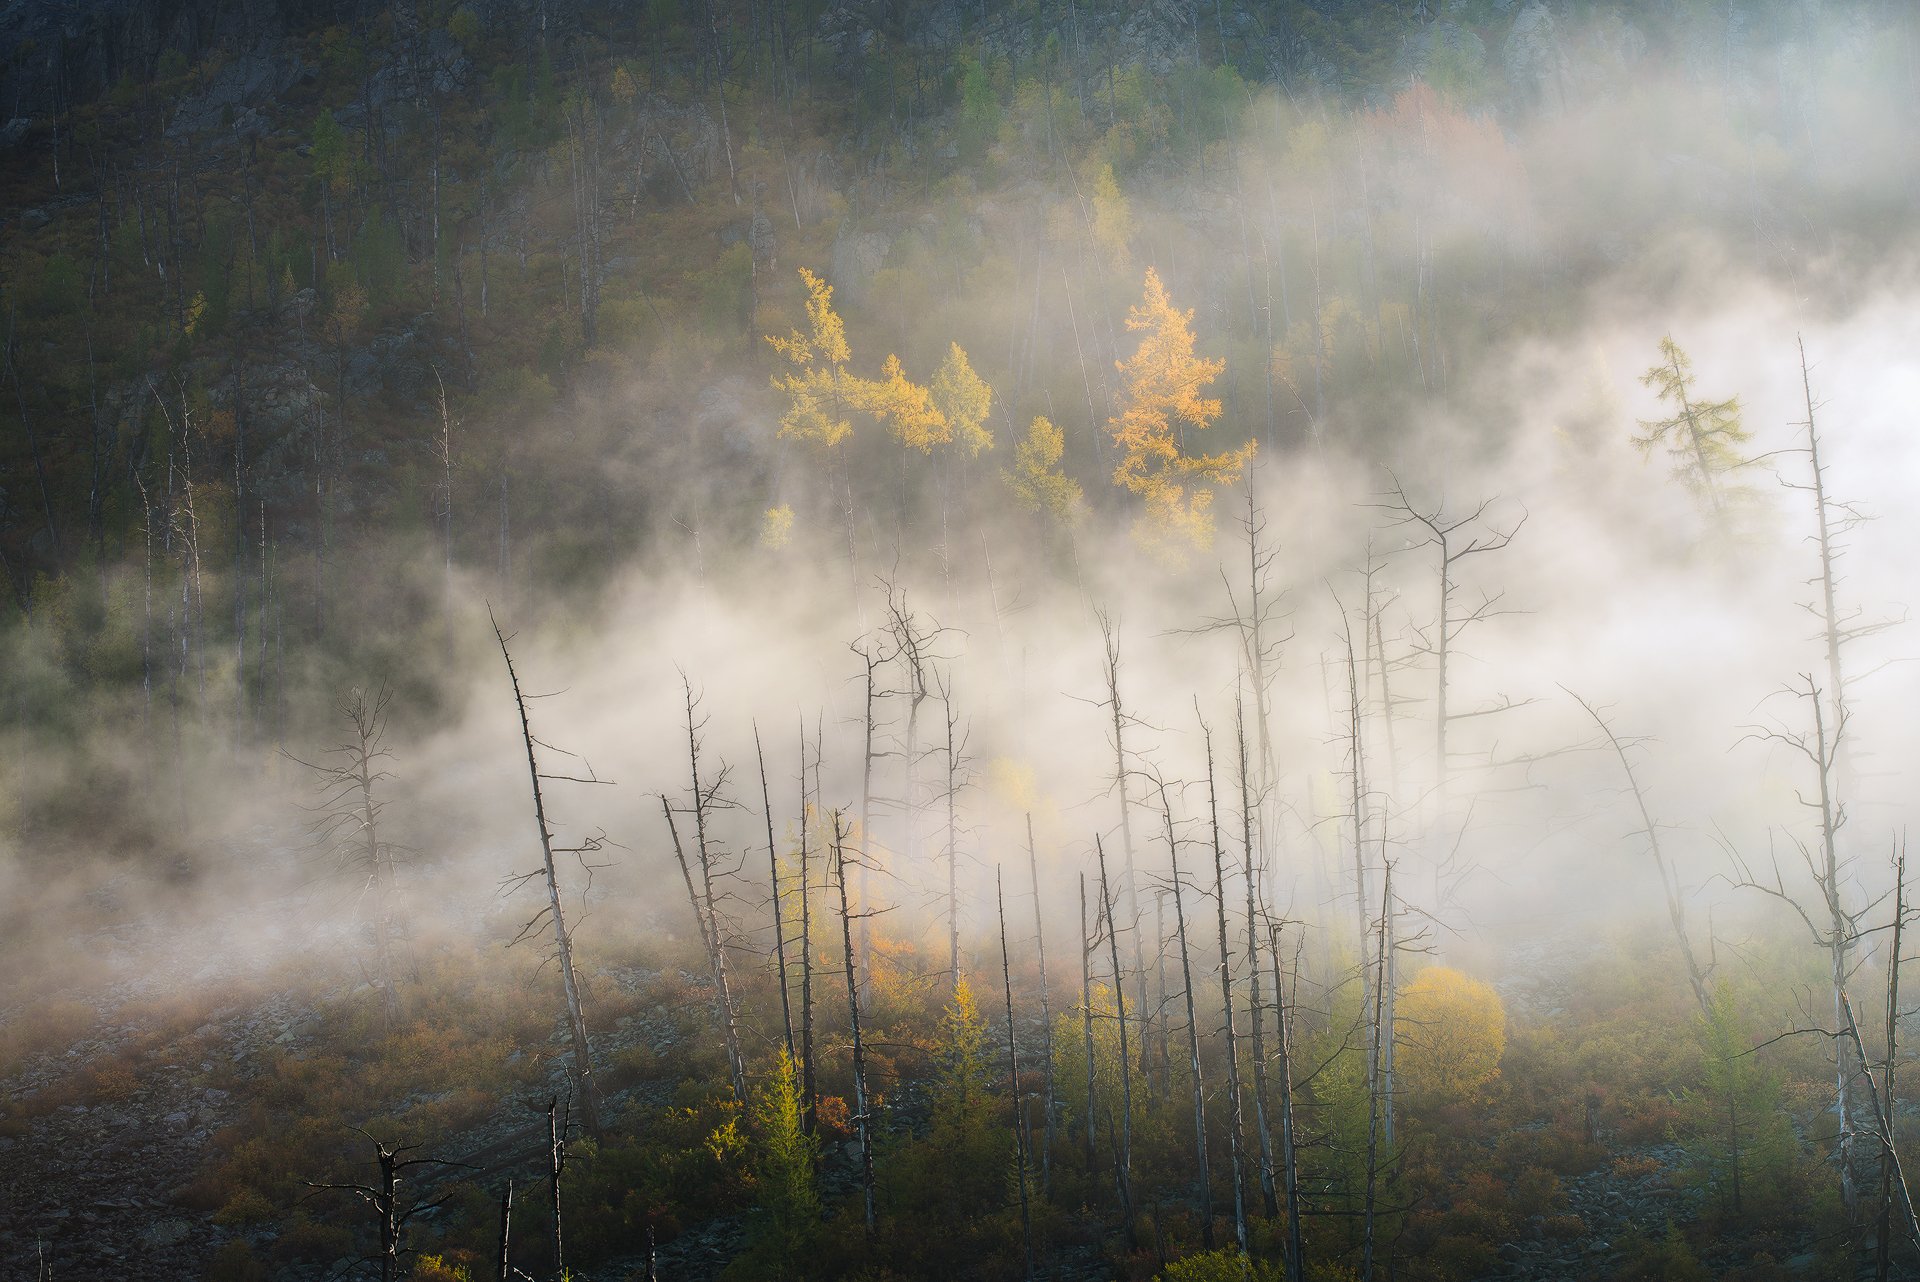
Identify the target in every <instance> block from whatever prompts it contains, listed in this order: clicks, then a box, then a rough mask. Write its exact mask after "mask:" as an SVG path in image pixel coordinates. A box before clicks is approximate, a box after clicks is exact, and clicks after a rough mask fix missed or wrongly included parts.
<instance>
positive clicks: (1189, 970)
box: [1159, 744, 1231, 1251]
mask: <svg viewBox="0 0 1920 1282" xmlns="http://www.w3.org/2000/svg"><path fill="white" fill-rule="evenodd" d="M1207 756H1208V760H1209V761H1211V760H1212V756H1213V752H1212V746H1211V744H1209V746H1208V752H1207ZM1159 789H1160V814H1161V816H1162V817H1163V818H1164V820H1165V821H1166V830H1167V865H1168V867H1169V869H1170V870H1171V871H1170V875H1169V878H1168V882H1167V886H1168V890H1169V891H1170V893H1171V894H1172V895H1173V929H1174V938H1175V941H1176V946H1177V947H1178V949H1179V952H1180V987H1181V990H1182V991H1181V995H1182V997H1183V998H1184V1000H1185V1002H1186V1006H1187V1067H1188V1070H1189V1072H1190V1073H1191V1074H1192V1078H1193V1161H1194V1166H1195V1168H1196V1169H1197V1171H1198V1174H1199V1180H1200V1184H1199V1191H1200V1244H1201V1246H1202V1247H1203V1248H1204V1249H1205V1250H1208V1251H1211V1250H1213V1180H1212V1178H1211V1173H1210V1171H1209V1170H1208V1166H1207V1095H1206V1089H1205V1086H1204V1084H1203V1083H1202V1081H1201V1074H1200V1020H1199V1018H1198V1017H1197V1016H1196V1015H1195V1013H1194V1005H1193V963H1192V958H1191V956H1190V955H1189V954H1188V952H1187V910H1186V903H1185V898H1184V896H1183V895H1182V894H1181V884H1182V883H1181V880H1180V843H1179V841H1178V840H1177V839H1176V838H1175V836H1174V832H1173V807H1172V805H1171V803H1170V802H1169V801H1168V800H1167V785H1166V783H1165V782H1164V781H1162V782H1160V783H1159ZM1218 827H1219V825H1218V823H1216V824H1215V829H1216V832H1217V830H1218ZM1229 1017H1231V1016H1229Z"/></svg>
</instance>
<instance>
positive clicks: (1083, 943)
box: [1080, 873, 1099, 1179]
mask: <svg viewBox="0 0 1920 1282" xmlns="http://www.w3.org/2000/svg"><path fill="white" fill-rule="evenodd" d="M1095 918H1096V929H1097V920H1098V914H1097V913H1096V914H1095ZM1094 946H1095V942H1094V937H1093V936H1092V935H1091V934H1089V933H1088V931H1087V874H1085V873H1081V874H1080V1022H1081V1036H1082V1037H1084V1038H1085V1039H1086V1045H1087V1116H1086V1149H1087V1154H1086V1156H1087V1177H1088V1178H1089V1179H1092V1178H1093V1173H1094V1167H1095V1165H1096V1163H1097V1160H1098V1159H1097V1156H1096V1154H1095V1153H1094V1146H1093V1139H1094V1119H1095V1118H1096V1117H1097V1116H1099V1111H1098V1109H1097V1107H1096V1105H1095V1094H1094V1056H1093V950H1094Z"/></svg>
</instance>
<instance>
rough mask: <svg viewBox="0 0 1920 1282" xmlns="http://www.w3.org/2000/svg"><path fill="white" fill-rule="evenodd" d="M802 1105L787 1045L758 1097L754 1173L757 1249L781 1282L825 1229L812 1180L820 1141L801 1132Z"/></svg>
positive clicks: (755, 1101)
mask: <svg viewBox="0 0 1920 1282" xmlns="http://www.w3.org/2000/svg"><path fill="white" fill-rule="evenodd" d="M800 1103H801V1101H800V1084H799V1081H798V1078H797V1075H796V1074H795V1073H794V1069H793V1060H792V1059H790V1058H789V1057H788V1055H787V1051H786V1048H785V1047H784V1046H783V1047H781V1048H780V1050H779V1051H778V1052H777V1054H776V1055H775V1057H774V1061H773V1072H772V1073H771V1074H770V1075H769V1076H768V1078H767V1080H766V1081H765V1082H764V1083H763V1084H762V1085H761V1088H760V1090H759V1091H758V1092H757V1093H756V1094H755V1095H754V1097H753V1137H754V1146H755V1153H756V1160H755V1162H754V1174H755V1176H756V1177H757V1180H758V1183H759V1187H760V1212H761V1215H762V1216H763V1217H764V1218H763V1220H762V1222H761V1226H760V1238H759V1241H758V1243H756V1249H757V1250H759V1251H761V1252H764V1253H765V1254H766V1256H767V1257H769V1259H770V1262H772V1263H773V1264H774V1265H776V1266H777V1276H779V1277H794V1276H797V1275H798V1274H799V1273H800V1272H801V1264H802V1262H803V1261H804V1260H805V1258H806V1252H807V1248H808V1245H809V1244H810V1243H811V1241H812V1239H813V1237H814V1235H815V1234H816V1233H817V1232H818V1230H819V1225H820V1193H819V1190H818V1189H817V1188H816V1187H815V1186H814V1180H813V1168H814V1163H815V1162H816V1161H818V1159H819V1154H818V1151H817V1150H818V1142H817V1141H816V1140H815V1139H814V1138H813V1137H812V1136H810V1135H808V1134H807V1133H806V1132H805V1131H803V1130H802V1129H801V1126H800Z"/></svg>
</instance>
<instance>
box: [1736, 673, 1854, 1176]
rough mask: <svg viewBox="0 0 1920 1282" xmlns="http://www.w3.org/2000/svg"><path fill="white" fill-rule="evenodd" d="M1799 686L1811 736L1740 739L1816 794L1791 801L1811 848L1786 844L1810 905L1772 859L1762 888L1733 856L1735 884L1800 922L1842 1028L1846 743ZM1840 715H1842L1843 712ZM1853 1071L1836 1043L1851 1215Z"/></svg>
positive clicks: (1806, 683) (1847, 925)
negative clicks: (1804, 772) (1807, 819)
mask: <svg viewBox="0 0 1920 1282" xmlns="http://www.w3.org/2000/svg"><path fill="white" fill-rule="evenodd" d="M1800 680H1801V681H1802V683H1803V685H1801V686H1796V687H1790V692H1791V693H1792V694H1793V695H1794V696H1795V697H1796V698H1801V699H1805V700H1806V701H1807V705H1808V707H1809V708H1810V709H1811V711H1812V714H1813V729H1812V731H1811V732H1808V731H1804V730H1802V731H1795V730H1788V729H1786V728H1784V727H1781V726H1772V727H1756V728H1754V729H1752V730H1751V731H1749V733H1748V735H1747V736H1746V737H1747V738H1749V739H1755V740H1758V741H1761V742H1763V743H1768V744H1772V745H1774V746H1777V747H1783V748H1786V749H1787V750H1789V751H1791V752H1793V753H1794V754H1796V755H1798V756H1800V757H1801V758H1803V759H1804V760H1805V761H1806V763H1807V765H1808V766H1809V767H1810V768H1811V770H1812V772H1813V775H1814V780H1815V783H1816V784H1817V786H1818V791H1817V795H1815V796H1814V797H1812V798H1808V797H1806V796H1805V795H1803V794H1796V796H1798V798H1799V801H1800V804H1801V805H1802V806H1804V807H1806V808H1808V809H1810V810H1812V811H1813V812H1814V817H1815V820H1816V822H1817V823H1818V825H1819V838H1818V848H1817V849H1814V848H1810V847H1808V845H1807V844H1806V843H1805V842H1804V841H1802V840H1800V839H1799V838H1798V837H1794V838H1792V841H1793V845H1794V848H1795V849H1796V850H1797V851H1798V853H1799V855H1800V859H1801V863H1802V864H1803V866H1804V867H1805V869H1806V872H1807V876H1808V878H1809V880H1810V881H1811V883H1812V886H1813V890H1814V894H1815V896H1816V898H1817V900H1818V905H1817V907H1815V908H1813V909H1811V910H1809V908H1808V907H1807V906H1806V905H1805V904H1804V903H1803V902H1802V901H1801V900H1800V899H1799V897H1798V896H1797V895H1795V894H1794V893H1793V892H1792V891H1790V890H1788V888H1787V885H1786V881H1785V878H1784V877H1783V876H1782V874H1781V872H1780V865H1779V861H1778V859H1777V858H1776V859H1775V860H1774V861H1773V864H1772V869H1771V874H1772V879H1771V881H1764V882H1763V881H1761V880H1759V879H1758V878H1756V877H1755V876H1754V875H1753V872H1752V870H1751V869H1750V868H1749V867H1748V866H1747V865H1746V864H1745V863H1744V862H1743V861H1741V860H1740V859H1739V857H1738V855H1735V856H1734V858H1735V866H1736V869H1737V872H1738V879H1737V881H1736V884H1737V885H1739V886H1742V887H1745V888H1748V889H1752V890H1758V891H1760V892H1762V893H1764V894H1766V895H1768V896H1769V897H1771V898H1773V899H1776V900H1778V901H1779V902H1781V903H1783V904H1785V905H1787V906H1788V907H1790V908H1791V909H1792V910H1793V911H1794V913H1795V914H1796V915H1797V916H1798V917H1799V918H1800V920H1801V923H1802V924H1803V925H1805V926H1806V928H1807V931H1808V933H1809V934H1810V935H1811V937H1812V939H1813V942H1814V945H1815V946H1816V947H1818V948H1819V949H1821V951H1823V952H1825V953H1826V954H1827V963H1828V972H1829V979H1830V982H1831V984H1832V987H1833V1008H1834V1021H1835V1023H1836V1024H1837V1025H1842V1026H1844V1020H1843V1014H1844V1012H1843V1007H1844V1006H1845V1004H1846V992H1847V983H1848V981H1849V980H1850V979H1851V978H1852V975H1853V970H1854V967H1855V965H1856V961H1855V957H1854V949H1855V945H1856V944H1857V943H1858V942H1859V940H1860V937H1861V933H1862V931H1861V920H1862V917H1863V915H1864V913H1865V912H1866V911H1867V910H1868V908H1869V907H1870V905H1862V906H1858V907H1856V906H1852V905H1850V904H1849V903H1848V902H1847V896H1846V893H1845V885H1846V881H1847V879H1848V875H1849V873H1850V871H1851V865H1852V862H1853V861H1852V860H1851V859H1850V858H1846V859H1843V858H1842V857H1841V854H1840V850H1839V833H1840V829H1841V828H1842V827H1843V826H1844V825H1845V823H1846V821H1847V812H1846V807H1845V805H1844V804H1843V803H1841V801H1840V800H1839V798H1838V796H1836V794H1835V791H1834V787H1833V782H1834V780H1833V776H1834V769H1835V764H1836V760H1837V756H1838V752H1839V744H1840V742H1841V741H1842V740H1843V739H1844V738H1845V736H1846V729H1847V725H1846V721H1845V720H1844V719H1843V720H1842V721H1841V722H1840V723H1839V724H1837V725H1835V726H1834V727H1833V728H1832V730H1831V732H1829V729H1828V726H1827V722H1826V713H1827V708H1828V706H1829V705H1828V703H1827V700H1826V699H1825V698H1823V697H1822V694H1821V691H1820V688H1819V686H1818V685H1816V684H1815V683H1814V680H1813V676H1812V674H1811V673H1805V674H1802V676H1801V678H1800ZM1842 716H1843V718H1844V716H1845V710H1844V708H1843V709H1842ZM1861 1068H1862V1065H1861V1064H1859V1063H1858V1062H1856V1060H1855V1057H1854V1056H1853V1055H1852V1053H1851V1049H1850V1044H1849V1043H1848V1042H1847V1041H1846V1040H1845V1039H1844V1038H1840V1039H1836V1041H1835V1054H1834V1108H1835V1113H1836V1117H1837V1120H1838V1123H1839V1135H1838V1139H1837V1142H1836V1147H1835V1161H1836V1162H1837V1164H1838V1165H1839V1167H1840V1194H1841V1199H1842V1201H1844V1202H1845V1204H1846V1207H1847V1210H1848V1212H1849V1213H1850V1214H1851V1213H1852V1212H1853V1211H1854V1210H1856V1209H1857V1206H1858V1201H1859V1188H1858V1186H1857V1183H1856V1180H1855V1173H1854V1156H1855V1153H1854V1127H1855V1124H1856V1120H1857V1109H1856V1106H1855V1102H1854V1079H1855V1078H1856V1077H1858V1076H1859V1075H1860V1072H1861ZM1876 1106H1877V1100H1876Z"/></svg>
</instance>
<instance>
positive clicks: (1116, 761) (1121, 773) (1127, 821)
mask: <svg viewBox="0 0 1920 1282" xmlns="http://www.w3.org/2000/svg"><path fill="white" fill-rule="evenodd" d="M1100 634H1101V637H1102V639H1103V641H1104V642H1105V647H1106V674H1107V708H1108V710H1109V712H1110V713H1111V714H1112V719H1113V786H1114V788H1115V790H1116V791H1118V792H1119V794H1120V853H1121V855H1122V856H1123V857H1124V858H1125V860H1126V873H1127V884H1126V887H1125V889H1126V907H1127V921H1128V925H1129V928H1130V929H1131V930H1132V931H1133V976H1134V1009H1135V1012H1136V1013H1137V1014H1138V1015H1139V1017H1140V1020H1141V1033H1140V1074H1141V1079H1142V1080H1143V1081H1144V1082H1145V1083H1146V1086H1147V1094H1148V1096H1149V1101H1151V1096H1152V1094H1153V1073H1152V1067H1151V1065H1150V1063H1149V1062H1148V1056H1149V1055H1150V1054H1151V1047H1152V1043H1153V1036H1152V1027H1153V1025H1152V1020H1151V1019H1150V1018H1149V1017H1148V1015H1147V1013H1146V1012H1147V967H1146V962H1145V960H1144V959H1143V957H1142V956H1141V951H1140V889H1139V876H1138V874H1137V872H1136V871H1135V869H1134V856H1133V811H1132V807H1131V806H1130V805H1129V804H1128V801H1127V778H1128V774H1127V749H1126V737H1125V736H1126V727H1127V715H1126V712H1125V710H1124V708H1123V707H1122V705H1121V703H1120V637H1119V634H1118V633H1117V632H1116V631H1115V629H1114V626H1113V622H1112V620H1110V619H1108V618H1107V616H1105V615H1104V614H1103V615H1101V616H1100ZM1118 921H1119V919H1118V918H1117V917H1115V916H1113V915H1112V913H1111V912H1109V914H1108V917H1107V923H1108V925H1109V926H1116V925H1117V923H1118ZM1113 982H1114V984H1115V985H1116V986H1117V985H1118V984H1119V983H1120V972H1119V970H1118V969H1117V968H1116V969H1115V971H1114V974H1113ZM1163 1036H1164V1034H1163Z"/></svg>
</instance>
